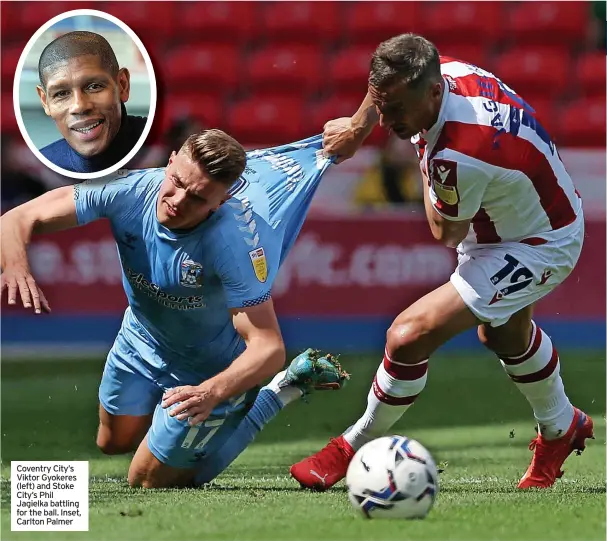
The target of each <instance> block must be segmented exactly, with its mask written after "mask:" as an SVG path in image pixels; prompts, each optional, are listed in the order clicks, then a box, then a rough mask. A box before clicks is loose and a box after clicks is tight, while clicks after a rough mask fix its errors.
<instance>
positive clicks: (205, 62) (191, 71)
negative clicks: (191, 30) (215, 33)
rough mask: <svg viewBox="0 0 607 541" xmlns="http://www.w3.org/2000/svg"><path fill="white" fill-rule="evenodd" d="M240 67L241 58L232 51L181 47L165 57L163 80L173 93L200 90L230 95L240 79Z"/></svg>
mask: <svg viewBox="0 0 607 541" xmlns="http://www.w3.org/2000/svg"><path fill="white" fill-rule="evenodd" d="M241 65H242V64H241V61H240V54H239V52H238V50H237V49H236V48H235V47H231V46H229V45H211V44H209V45H204V44H199V45H184V46H182V47H177V48H175V49H173V50H172V51H171V52H170V53H169V54H168V55H167V57H166V60H165V66H164V70H165V80H166V81H167V82H168V83H169V84H170V85H171V88H170V90H171V91H173V92H184V91H194V90H198V89H200V91H201V92H206V93H210V94H223V93H226V92H229V93H231V92H233V91H234V90H235V86H236V84H237V82H238V81H239V80H240V78H241ZM201 85H203V86H201Z"/></svg>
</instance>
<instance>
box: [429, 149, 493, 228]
mask: <svg viewBox="0 0 607 541" xmlns="http://www.w3.org/2000/svg"><path fill="white" fill-rule="evenodd" d="M474 162H478V160H474V159H472V158H469V157H468V156H466V155H464V154H460V153H459V152H453V151H450V150H449V149H445V150H441V151H440V152H438V153H437V154H436V156H434V157H433V158H432V159H431V160H430V161H429V163H428V175H429V187H428V190H429V194H430V201H431V202H432V206H433V207H434V209H435V210H436V212H438V213H439V214H440V215H441V216H442V217H443V218H445V219H447V220H452V221H461V220H470V219H471V218H473V217H474V215H475V214H476V213H477V212H478V210H479V209H480V208H481V206H482V201H483V195H484V194H485V189H486V188H487V184H489V181H490V180H491V176H490V175H489V173H488V172H487V171H485V170H484V169H483V168H482V167H481V166H480V165H479V164H478V163H474Z"/></svg>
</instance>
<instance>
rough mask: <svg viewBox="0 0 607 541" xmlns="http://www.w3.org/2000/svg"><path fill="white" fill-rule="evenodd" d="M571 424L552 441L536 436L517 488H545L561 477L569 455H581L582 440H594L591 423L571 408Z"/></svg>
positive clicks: (586, 416)
mask: <svg viewBox="0 0 607 541" xmlns="http://www.w3.org/2000/svg"><path fill="white" fill-rule="evenodd" d="M574 410H575V413H574V415H573V421H572V422H571V426H570V427H569V430H567V433H566V434H565V435H564V436H561V437H560V438H557V439H555V440H547V439H544V438H543V437H542V435H541V434H538V435H537V437H536V438H535V439H534V440H533V441H532V442H531V443H530V444H529V449H531V450H532V451H533V459H532V460H531V465H530V466H529V468H527V471H526V472H525V475H523V477H522V479H521V480H520V481H519V484H518V488H532V487H537V488H548V487H551V486H552V485H553V484H554V482H555V481H556V480H557V479H558V478H560V477H561V476H562V475H563V471H562V470H561V467H562V465H563V462H565V459H566V458H567V457H568V456H569V455H570V454H571V453H572V452H573V451H578V454H579V453H581V452H582V451H583V450H584V449H585V447H586V439H587V438H594V435H593V432H592V428H593V424H592V419H591V418H590V416H588V415H586V414H585V413H584V412H583V411H581V410H579V409H577V408H574Z"/></svg>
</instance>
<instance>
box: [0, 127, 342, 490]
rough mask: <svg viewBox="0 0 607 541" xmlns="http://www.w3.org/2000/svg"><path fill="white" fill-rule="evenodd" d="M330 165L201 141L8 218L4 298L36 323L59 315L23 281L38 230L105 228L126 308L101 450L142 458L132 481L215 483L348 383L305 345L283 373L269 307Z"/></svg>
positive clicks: (315, 150)
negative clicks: (320, 392)
mask: <svg viewBox="0 0 607 541" xmlns="http://www.w3.org/2000/svg"><path fill="white" fill-rule="evenodd" d="M245 162H246V168H245ZM329 165H330V161H329V160H328V159H326V158H325V157H323V155H322V138H321V136H318V137H312V138H309V139H306V140H303V141H300V142H298V143H293V144H291V145H285V146H282V147H276V148H273V149H265V150H258V151H253V152H250V153H249V154H248V156H245V152H244V150H243V148H242V147H241V145H240V144H239V143H238V142H236V141H235V140H234V139H233V138H231V137H230V136H228V135H227V134H225V133H224V132H222V131H220V130H206V131H203V132H201V133H199V134H195V135H192V136H190V137H189V138H188V139H187V141H186V142H185V143H184V145H183V147H182V148H181V149H180V150H179V152H173V153H172V155H171V158H170V160H169V164H168V166H167V167H166V168H162V169H145V170H137V171H126V170H123V171H119V172H118V173H116V174H115V175H113V176H112V177H111V178H104V179H100V180H91V181H86V182H84V183H82V184H78V185H75V186H70V187H64V188H59V189H57V190H53V191H51V192H49V193H47V194H45V195H43V196H41V197H39V198H37V199H34V200H33V201H30V202H28V203H26V204H24V205H21V206H20V207H17V208H16V209H14V210H12V211H10V212H8V213H7V214H6V215H5V216H4V217H2V220H1V222H2V223H1V225H2V229H1V236H2V237H1V238H2V255H1V257H2V270H3V274H2V277H1V279H2V291H4V289H5V288H7V289H8V299H9V304H15V303H16V298H17V292H19V294H20V296H21V298H22V301H23V304H24V306H25V307H31V306H32V304H33V306H34V309H35V311H36V312H37V313H40V312H41V311H49V310H50V308H49V306H48V302H47V301H46V299H45V297H44V294H43V293H42V291H41V290H40V288H39V287H38V286H37V285H36V283H35V281H34V278H33V277H32V275H31V272H30V270H29V264H28V261H27V255H26V250H25V249H26V245H27V244H28V242H29V240H30V237H31V235H32V233H34V232H42V233H44V232H50V231H56V230H59V229H65V228H69V227H75V226H77V225H84V224H86V223H89V222H92V221H94V220H97V219H100V218H107V219H108V220H109V221H110V224H111V228H112V232H113V235H114V238H115V239H116V243H117V246H118V251H119V256H120V262H121V265H122V271H123V286H124V290H125V293H126V296H127V298H128V303H129V306H128V308H127V310H126V312H125V314H124V319H123V322H122V326H121V329H120V331H119V333H118V336H117V338H116V341H115V342H114V345H113V347H112V349H111V351H110V353H109V355H108V359H107V362H106V365H105V369H104V372H103V377H102V381H101V385H100V388H99V401H100V408H99V411H100V425H99V432H98V436H97V444H98V446H99V447H100V449H101V450H102V451H103V452H104V453H107V454H119V453H126V452H130V451H135V450H136V452H135V455H134V457H133V460H132V462H131V466H130V468H129V474H128V478H129V483H130V484H131V485H132V486H144V487H148V488H157V487H169V486H191V485H198V484H201V483H204V482H208V481H210V480H211V479H213V478H214V477H215V476H216V475H218V474H219V473H220V472H221V471H222V470H223V469H225V467H227V466H228V465H229V463H230V462H232V461H233V460H234V459H235V458H236V457H237V456H238V454H240V453H241V452H242V450H244V448H245V447H246V446H247V445H248V444H249V443H250V442H251V441H252V440H253V438H254V437H255V434H256V433H257V432H259V430H261V428H262V427H263V426H264V424H265V423H267V422H268V421H269V420H270V419H271V418H272V417H274V415H276V413H277V412H278V411H279V410H280V409H281V408H282V407H284V406H285V405H286V404H288V403H289V402H291V401H293V400H294V399H297V398H299V397H300V396H301V395H302V394H303V393H306V392H308V391H310V390H311V389H312V388H314V387H315V388H339V387H340V386H341V384H342V383H343V380H344V378H345V377H346V376H347V375H345V373H343V371H341V369H340V368H339V365H338V363H335V362H332V359H331V358H330V356H326V357H320V355H319V354H318V353H317V352H313V351H312V350H307V351H306V352H304V353H302V354H301V355H299V356H298V357H297V358H296V359H295V360H294V361H293V363H291V365H290V366H289V368H288V369H287V370H285V371H282V372H280V373H279V374H276V372H278V371H279V370H280V369H281V368H282V367H283V365H284V363H285V347H284V344H283V341H282V337H281V334H280V329H279V326H278V323H277V319H276V315H275V312H274V308H273V305H272V299H271V287H272V283H273V281H274V279H275V277H276V274H277V271H278V269H279V266H280V264H281V262H282V261H283V260H284V258H285V256H286V254H287V253H288V251H289V249H290V248H291V246H292V245H293V243H294V241H295V239H296V237H297V234H298V233H299V230H300V228H301V226H302V224H303V221H304V219H305V216H306V213H307V210H308V208H309V204H310V201H311V199H312V196H313V194H314V192H315V190H316V188H317V186H318V184H319V182H320V179H321V177H322V174H323V173H324V172H325V171H326V169H327V167H328V166H329ZM275 374H276V375H275ZM272 375H275V377H274V379H273V380H272V381H271V382H270V384H268V385H267V386H266V387H264V388H263V389H262V390H261V392H259V394H258V386H259V385H260V384H261V382H262V381H263V380H265V379H266V378H268V377H270V376H272Z"/></svg>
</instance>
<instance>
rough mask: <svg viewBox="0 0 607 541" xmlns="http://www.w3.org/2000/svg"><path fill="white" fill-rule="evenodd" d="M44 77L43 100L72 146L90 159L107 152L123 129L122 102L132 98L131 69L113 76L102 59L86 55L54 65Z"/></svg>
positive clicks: (40, 88)
mask: <svg viewBox="0 0 607 541" xmlns="http://www.w3.org/2000/svg"><path fill="white" fill-rule="evenodd" d="M43 77H44V82H45V83H46V84H45V85H44V86H42V85H40V86H38V87H37V90H38V95H39V96H40V101H41V102H42V106H43V107H44V111H45V113H46V114H47V115H48V116H50V117H51V118H52V119H53V120H54V121H55V123H56V125H57V129H58V130H59V132H60V133H61V135H62V136H63V137H64V139H65V140H66V141H67V143H68V144H69V145H70V147H72V148H73V149H74V150H75V151H76V152H78V153H79V154H81V155H82V156H86V157H91V156H95V155H97V154H100V153H101V152H103V151H104V150H106V149H107V148H108V146H109V145H110V143H111V142H112V140H113V139H114V137H116V134H117V133H118V130H119V129H120V123H121V121H122V109H121V103H122V102H126V101H127V100H128V99H129V92H130V75H129V72H128V70H127V69H125V68H123V69H120V70H118V72H117V74H112V73H111V71H108V70H107V67H105V66H104V65H103V62H102V58H101V57H100V56H97V55H93V54H84V55H79V56H74V57H72V58H69V59H67V60H65V61H60V62H56V63H53V64H51V65H50V66H48V67H46V68H45V69H44V70H43Z"/></svg>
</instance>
